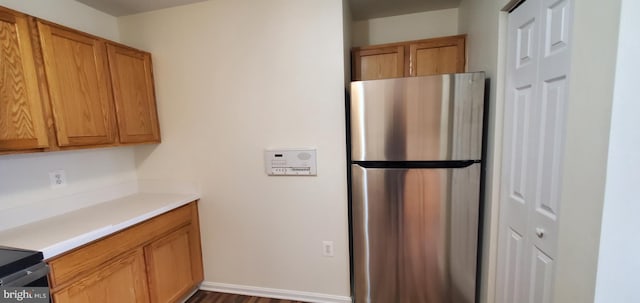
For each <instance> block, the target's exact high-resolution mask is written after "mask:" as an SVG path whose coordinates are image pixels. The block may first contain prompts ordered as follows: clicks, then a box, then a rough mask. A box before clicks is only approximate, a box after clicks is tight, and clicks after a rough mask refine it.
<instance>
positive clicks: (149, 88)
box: [107, 43, 160, 143]
mask: <svg viewBox="0 0 640 303" xmlns="http://www.w3.org/2000/svg"><path fill="white" fill-rule="evenodd" d="M107 53H108V56H109V69H110V71H111V81H112V84H113V96H114V100H115V106H116V116H117V121H118V131H119V134H120V142H121V143H143V142H159V141H160V129H159V126H158V116H157V111H156V99H155V93H154V87H153V71H152V67H151V54H149V53H147V52H143V51H139V50H135V49H131V48H128V47H124V46H120V45H115V44H111V43H108V44H107Z"/></svg>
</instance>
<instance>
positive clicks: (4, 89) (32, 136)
mask: <svg viewBox="0 0 640 303" xmlns="http://www.w3.org/2000/svg"><path fill="white" fill-rule="evenodd" d="M37 79H38V77H37V74H36V68H35V61H34V56H33V46H32V44H31V37H30V31H29V25H28V21H27V16H25V15H23V14H20V13H17V12H13V11H11V10H8V9H4V8H0V151H7V150H22V149H34V148H43V147H47V146H49V144H48V139H47V132H46V126H45V122H44V121H45V120H44V116H43V114H42V113H43V110H42V99H41V96H40V92H39V87H38V80H37Z"/></svg>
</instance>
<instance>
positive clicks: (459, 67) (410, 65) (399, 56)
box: [351, 35, 466, 81]
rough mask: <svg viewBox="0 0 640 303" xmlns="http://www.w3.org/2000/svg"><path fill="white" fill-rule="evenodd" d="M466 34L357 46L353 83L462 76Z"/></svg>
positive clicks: (352, 57)
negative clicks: (389, 79)
mask: <svg viewBox="0 0 640 303" xmlns="http://www.w3.org/2000/svg"><path fill="white" fill-rule="evenodd" d="M465 37H466V36H465V35H458V36H449V37H440V38H432V39H425V40H415V41H406V42H399V43H390V44H381V45H370V46H363V47H356V48H353V49H352V50H351V60H352V61H351V69H352V70H351V73H352V80H353V81H360V80H376V79H388V78H398V77H414V76H428V75H435V74H449V73H462V72H464V71H465Z"/></svg>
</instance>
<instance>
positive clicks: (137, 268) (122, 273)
mask: <svg viewBox="0 0 640 303" xmlns="http://www.w3.org/2000/svg"><path fill="white" fill-rule="evenodd" d="M146 277H147V274H146V271H145V262H144V254H143V253H142V250H141V249H138V250H136V251H135V252H133V253H131V254H127V255H125V256H123V257H120V258H118V259H116V260H113V261H111V262H109V263H108V264H106V265H105V266H104V267H102V268H100V269H98V270H96V271H95V272H92V273H89V274H88V275H87V276H85V277H84V278H82V279H80V280H78V281H76V282H74V283H72V284H71V285H70V286H68V287H66V288H64V289H62V290H60V291H58V292H55V293H54V294H53V300H54V301H55V302H68V303H75V302H77V303H86V302H92V303H110V302H123V303H124V302H132V303H133V302H149V291H148V289H147V281H146Z"/></svg>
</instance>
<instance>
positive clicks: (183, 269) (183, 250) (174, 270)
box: [145, 226, 198, 303]
mask: <svg viewBox="0 0 640 303" xmlns="http://www.w3.org/2000/svg"><path fill="white" fill-rule="evenodd" d="M190 232H191V227H190V226H187V227H184V228H182V229H180V230H178V231H176V232H174V233H172V234H171V235H169V236H167V237H165V238H163V239H162V240H159V241H156V242H154V243H151V244H150V245H148V246H146V247H145V258H146V260H147V272H148V274H149V278H148V279H149V290H150V293H151V302H158V303H159V302H176V301H178V299H180V298H181V297H182V296H184V294H185V293H187V292H189V290H191V288H192V287H193V285H194V284H195V283H197V281H198V276H197V273H196V272H194V271H193V266H192V262H191V249H192V245H191V244H190V242H191V236H190Z"/></svg>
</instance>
